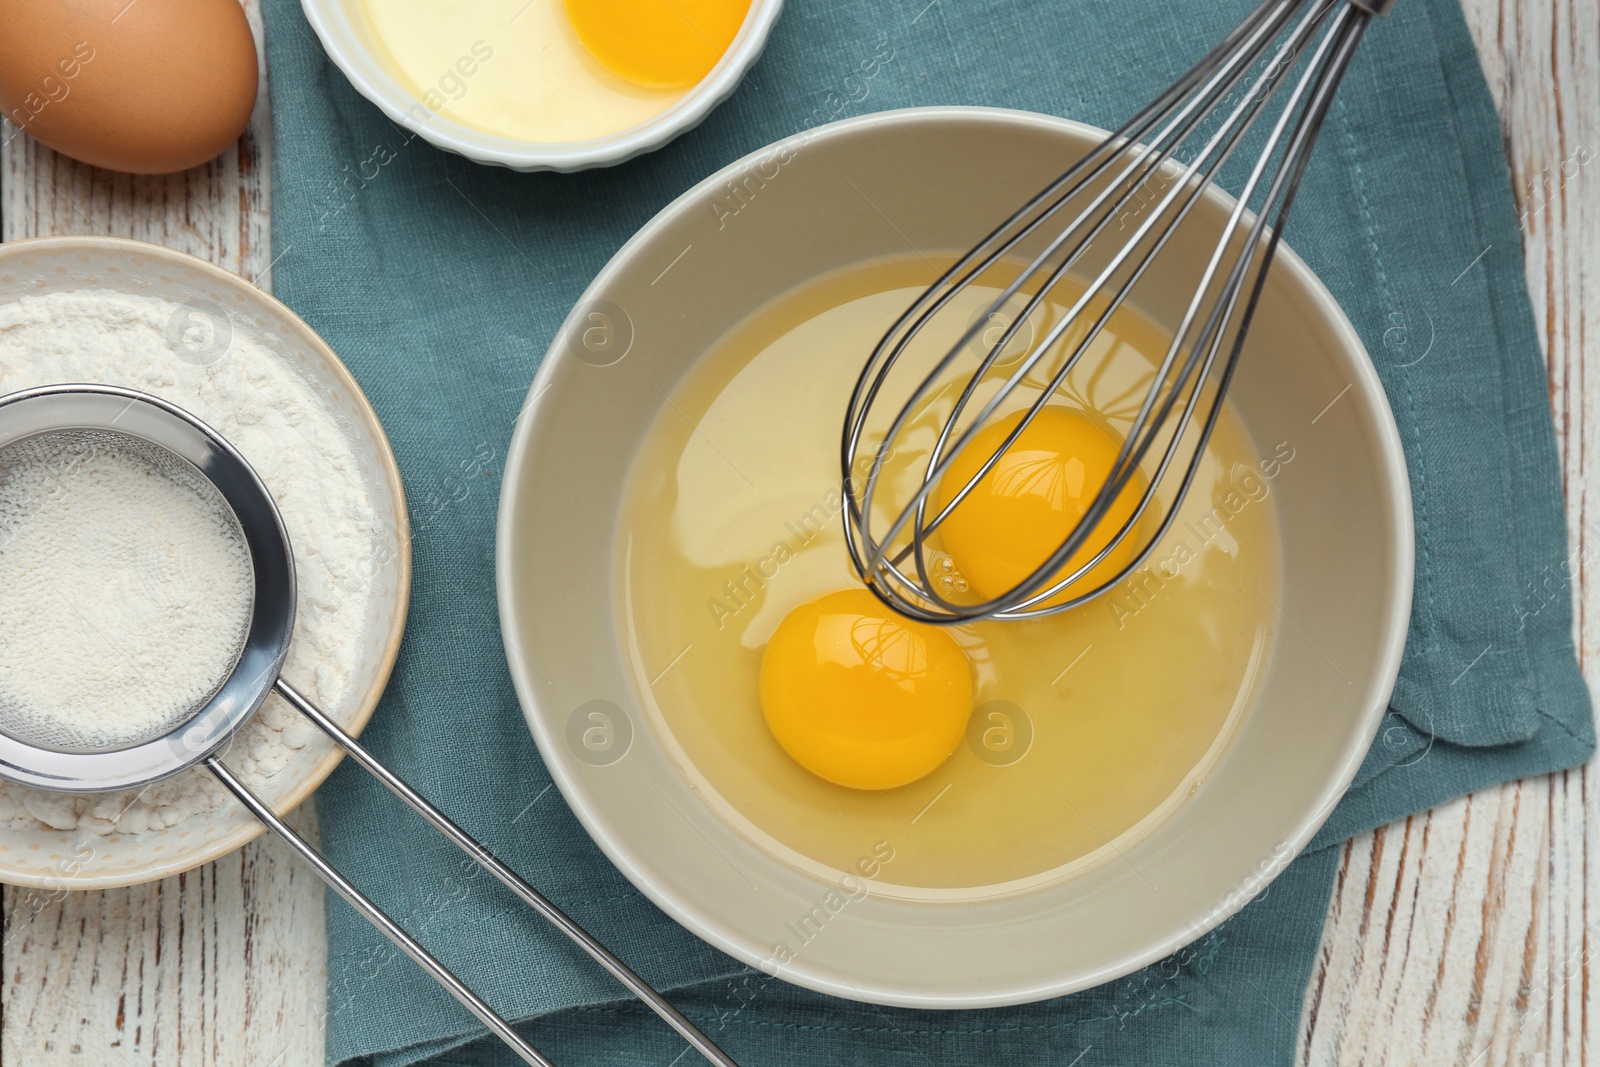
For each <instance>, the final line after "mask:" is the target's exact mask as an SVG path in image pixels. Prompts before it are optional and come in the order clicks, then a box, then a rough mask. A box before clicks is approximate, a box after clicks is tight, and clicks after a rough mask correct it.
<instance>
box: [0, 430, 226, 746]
mask: <svg viewBox="0 0 1600 1067" xmlns="http://www.w3.org/2000/svg"><path fill="white" fill-rule="evenodd" d="M253 601H254V588H253V575H252V573H251V562H250V548H249V546H248V545H247V544H246V543H245V539H244V531H243V530H242V529H240V528H239V522H238V520H237V519H236V518H235V517H234V515H233V513H232V511H230V510H229V509H228V505H227V503H226V502H225V501H224V500H223V499H222V496H221V494H220V493H218V492H217V490H216V489H214V488H213V487H212V486H211V485H210V484H209V483H208V482H206V481H205V479H204V477H203V476H202V475H201V474H200V472H199V471H197V470H195V469H194V468H192V467H189V466H187V465H186V464H184V463H183V461H182V460H179V459H177V458H176V457H171V456H166V455H163V454H161V453H160V452H159V451H158V450H157V449H156V448H154V447H152V446H150V445H146V444H144V443H143V442H141V441H139V440H138V439H136V438H131V437H127V436H124V435H122V434H115V433H101V432H86V431H57V432H55V433H48V434H42V435H40V436H37V437H30V438H27V439H25V440H24V441H22V442H20V443H18V444H16V445H13V446H11V447H9V448H6V449H3V450H0V724H3V725H4V727H5V729H6V730H7V731H8V732H10V733H11V734H13V735H14V736H16V737H18V738H21V739H22V740H24V741H27V742H29V743H31V744H35V745H42V746H44V747H46V748H55V749H65V750H68V751H79V752H82V751H88V752H98V751H106V750H109V749H114V748H126V747H129V746H131V745H135V744H140V743H142V742H145V741H150V740H154V739H155V738H157V737H160V736H162V735H163V734H167V733H170V732H171V731H172V730H173V729H174V728H175V727H177V726H178V725H179V724H180V723H181V722H183V721H184V720H185V719H186V718H188V716H189V714H190V713H192V712H193V711H194V710H195V709H197V708H199V707H200V705H201V704H203V703H204V702H205V701H206V700H209V699H210V698H211V696H212V694H214V693H215V692H216V691H217V690H218V689H219V688H220V687H221V685H222V683H223V682H224V681H225V680H226V679H227V676H228V673H229V672H230V671H231V670H232V669H233V667H234V664H235V663H237V662H238V659H239V653H240V650H241V649H243V647H244V642H245V637H246V635H247V633H248V631H249V628H250V609H251V605H252V603H253Z"/></svg>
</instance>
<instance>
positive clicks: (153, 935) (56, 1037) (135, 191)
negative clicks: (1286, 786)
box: [0, 0, 1600, 1067]
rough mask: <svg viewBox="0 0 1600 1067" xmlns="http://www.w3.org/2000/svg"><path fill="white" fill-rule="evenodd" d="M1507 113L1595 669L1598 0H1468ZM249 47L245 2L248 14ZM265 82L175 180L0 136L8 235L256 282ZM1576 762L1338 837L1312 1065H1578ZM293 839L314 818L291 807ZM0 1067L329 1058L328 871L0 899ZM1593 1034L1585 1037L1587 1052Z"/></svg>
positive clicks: (1581, 948)
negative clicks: (93, 239)
mask: <svg viewBox="0 0 1600 1067" xmlns="http://www.w3.org/2000/svg"><path fill="white" fill-rule="evenodd" d="M1463 7H1464V9H1465V10H1466V12H1467V17H1468V21H1469V23H1470V24H1471V26H1472V29H1473V32H1474V35H1475V36H1476V38H1477V41H1478V44H1479V50H1480V53H1481V55H1482V58H1483V61H1484V65H1485V69H1486V70H1487V71H1488V73H1489V79H1490V85H1491V88H1492V89H1493V91H1494V94H1495V98H1496V101H1497V103H1498V104H1499V106H1500V110H1501V115H1502V122H1503V128H1504V130H1505V142H1506V150H1507V152H1508V155H1509V156H1510V158H1511V161H1512V166H1513V175H1514V181H1515V184H1516V187H1517V189H1518V195H1519V202H1520V206H1521V207H1522V209H1523V211H1524V213H1525V215H1526V225H1525V227H1524V243H1525V253H1526V259H1527V269H1528V280H1529V284H1530V287H1531V289H1532V292H1533V302H1534V309H1535V312H1536V314H1537V316H1538V318H1539V322H1540V325H1541V330H1542V335H1543V340H1544V345H1545V351H1546V355H1547V357H1548V360H1549V367H1550V393H1551V401H1552V404H1553V405H1554V408H1555V413H1556V425H1557V432H1558V436H1559V438H1560V442H1561V445H1562V449H1563V456H1564V462H1565V471H1566V487H1567V495H1568V502H1569V515H1570V517H1571V528H1572V535H1573V544H1574V546H1575V553H1576V554H1575V557H1574V558H1575V561H1576V563H1577V568H1576V580H1575V583H1574V595H1575V597H1576V598H1577V604H1578V609H1579V610H1578V640H1579V648H1580V649H1581V651H1582V653H1583V656H1584V662H1585V665H1586V668H1587V670H1588V673H1589V677H1590V679H1591V683H1594V682H1597V681H1600V626H1597V627H1588V626H1586V622H1587V620H1588V619H1590V618H1591V617H1600V616H1597V614H1596V611H1595V610H1594V609H1600V583H1597V585H1596V587H1594V588H1590V587H1589V586H1588V585H1587V583H1586V577H1587V573H1588V570H1587V566H1586V563H1587V561H1588V560H1590V559H1591V558H1594V554H1595V553H1597V552H1600V532H1597V531H1600V518H1590V517H1588V516H1587V513H1586V506H1587V491H1588V489H1589V488H1590V487H1591V485H1595V483H1596V480H1597V479H1600V473H1591V472H1590V471H1589V470H1588V469H1587V466H1586V462H1585V460H1586V456H1587V447H1586V446H1587V444H1588V442H1589V440H1591V439H1592V438H1594V437H1595V436H1596V435H1597V434H1600V382H1597V385H1596V388H1595V389H1593V390H1591V389H1589V388H1588V386H1587V379H1586V376H1585V365H1584V359H1583V357H1584V353H1585V343H1586V339H1587V338H1600V321H1597V320H1600V304H1597V305H1595V307H1594V309H1593V310H1589V309H1588V308H1586V306H1585V302H1584V300H1583V299H1582V297H1583V295H1584V292H1585V286H1586V285H1587V286H1588V287H1589V289H1590V290H1591V291H1593V290H1594V286H1595V278H1594V275H1595V271H1596V266H1597V265H1600V207H1595V206H1592V205H1594V204H1595V196H1594V193H1595V191H1596V190H1597V189H1600V177H1596V173H1595V172H1596V171H1597V170H1600V168H1596V167H1592V166H1590V164H1591V163H1592V162H1593V161H1595V160H1597V159H1600V0H1463ZM247 9H249V10H250V11H251V20H252V25H253V26H255V28H256V30H257V34H258V38H259V33H260V23H259V19H258V18H257V16H256V12H255V10H254V0H251V2H250V3H249V4H247ZM265 102H266V101H265V95H263V98H262V102H261V104H260V105H259V106H258V109H257V114H256V116H255V119H254V121H253V122H252V124H251V128H250V131H249V132H248V133H247V135H246V137H245V138H244V139H243V141H242V142H241V144H240V146H239V147H238V148H237V149H235V150H233V151H230V152H229V154H228V155H227V156H225V157H224V158H223V159H221V160H219V161H218V162H217V163H215V164H212V165H211V166H208V167H205V168H201V169H199V170H197V171H194V172H191V173H189V174H186V175H182V176H179V177H176V178H165V179H135V178H129V177H127V176H123V175H112V174H108V173H106V172H103V171H95V170H92V169H90V168H87V167H82V166H80V165H77V164H74V163H72V162H70V161H68V160H65V159H62V158H60V157H58V156H56V155H55V154H54V153H51V152H49V151H48V150H46V149H42V148H39V147H38V146H36V145H33V144H32V143H31V142H29V141H28V140H27V138H25V137H16V138H13V139H12V140H10V141H9V142H8V143H7V144H6V145H5V146H4V148H0V227H3V229H0V233H3V237H4V238H5V239H7V240H10V239H15V238H19V237H25V236H34V235H40V234H51V233H98V234H105V235H118V236H129V237H138V238H141V239H143V240H148V241H154V242H157V243H160V244H166V245H170V246H172V247H175V248H181V249H183V250H185V251H188V252H192V253H194V254H196V255H200V256H203V257H205V258H208V259H211V260H212V261H214V262H217V263H219V264H221V265H223V266H225V267H227V268H229V269H231V270H235V271H237V272H239V273H240V274H242V275H244V276H245V277H247V278H250V279H252V280H254V281H256V282H257V283H258V284H261V285H264V286H266V285H269V284H270V277H269V272H270V264H271V262H272V257H271V252H270V248H269V242H268V233H267V220H268V210H269V197H268V184H267V183H268V165H269V160H270V155H269V153H270V144H271V140H270V125H269V122H268V118H267V113H266V109H265ZM1586 412H1587V414H1586ZM1597 488H1600V486H1597ZM1590 773H1591V769H1590V768H1584V769H1582V770H1579V771H1573V772H1570V773H1567V774H1561V775H1555V776H1552V777H1550V778H1544V779H1534V780H1529V781H1525V782H1520V783H1515V784H1512V785H1508V786H1505V787H1502V788H1500V789H1495V790H1490V791H1486V792H1484V793H1480V794H1478V795H1476V796H1474V797H1470V798H1466V799H1463V800H1461V801H1457V802H1455V803H1453V804H1449V805H1446V806H1444V807H1442V808H1440V809H1437V810H1435V811H1432V812H1428V813H1424V814H1421V815H1418V816H1415V817H1413V818H1411V819H1407V820H1405V821H1404V822H1402V823H1397V824H1395V825H1393V826H1390V827H1385V828H1384V829H1382V830H1379V831H1377V832H1375V833H1373V834H1368V835H1365V836H1364V837H1361V838H1358V839H1357V840H1355V841H1353V842H1351V843H1350V844H1349V845H1348V846H1347V847H1346V848H1345V850H1344V855H1343V864H1342V868H1341V873H1340V878H1339V882H1338V885H1337V887H1336V889H1335V893H1334V898H1333V900H1332V902H1331V903H1330V906H1329V912H1328V925H1327V929H1326V931H1325V933H1324V937H1323V945H1322V951H1321V958H1320V959H1319V961H1318V966H1317V970H1316V973H1315V974H1314V977H1313V981H1312V983H1311V985H1310V987H1309V988H1308V989H1307V992H1306V1000H1305V1005H1304V1016H1303V1024H1302V1033H1301V1038H1302V1040H1301V1047H1300V1059H1301V1061H1302V1062H1303V1063H1305V1064H1316V1065H1331V1064H1341V1065H1342V1064H1367V1065H1378V1064H1394V1065H1399V1064H1468V1065H1472V1067H1480V1065H1481V1067H1490V1065H1498V1064H1519V1065H1522V1064H1528V1065H1556V1064H1580V1063H1587V1062H1589V1047H1588V1044H1589V1043H1590V1042H1591V1039H1590V1038H1589V1031H1590V1028H1591V1027H1590V1018H1591V1012H1592V1010H1593V1009H1595V1008H1596V1007H1600V1005H1597V1003H1596V999H1597V997H1600V990H1593V989H1591V988H1590V982H1589V963H1590V957H1591V954H1592V953H1594V952H1595V951H1596V946H1600V928H1595V929H1594V930H1592V931H1591V925H1592V922H1593V921H1594V920H1591V918H1590V916H1589V912H1588V891H1589V889H1590V888H1591V887H1592V886H1594V884H1595V883H1594V878H1595V875H1593V874H1592V873H1591V872H1590V869H1589V864H1588V856H1589V854H1590V852H1591V849H1592V848H1593V846H1594V844H1595V842H1594V837H1595V833H1596V826H1597V825H1600V817H1597V816H1596V813H1595V812H1594V807H1595V803H1596V802H1595V800H1594V799H1593V798H1591V797H1590V796H1589V794H1588V791H1587V785H1588V782H1589V776H1590ZM299 821H300V824H301V826H302V827H303V828H310V829H314V827H315V817H314V814H313V813H312V812H311V811H310V806H309V805H307V806H306V807H305V808H303V809H302V811H301V812H300V813H299ZM3 905H4V913H5V917H6V929H5V938H4V942H3V945H0V976H3V981H0V1061H3V1062H4V1063H6V1064H19V1065H27V1067H56V1065H64V1064H95V1065H100V1064H121V1063H128V1064H143V1063H150V1064H161V1065H164V1067H165V1065H184V1067H186V1065H190V1064H195V1065H200V1064H204V1065H235V1064H237V1065H251V1067H256V1065H276V1067H312V1065H315V1064H318V1063H320V1062H321V1060H322V1015H323V1003H324V992H323V975H324V966H325V954H326V948H325V945H324V940H323V933H322V892H321V887H320V883H318V882H317V881H316V879H315V877H314V876H313V875H311V874H310V873H309V872H308V871H307V870H306V869H305V868H304V867H303V866H301V865H299V864H298V863H297V862H295V861H294V859H293V858H292V857H291V856H289V855H288V853H287V852H286V850H284V849H282V848H281V847H280V846H278V845H277V844H276V843H275V842H258V843H256V844H253V845H251V846H248V847H247V848H245V849H243V850H241V851H240V852H238V853H236V854H235V855H233V856H229V857H227V858H226V859H224V860H220V861H218V862H216V863H214V864H210V865H208V866H207V867H204V868H201V869H199V870H196V871H193V872H191V873H190V874H188V875H186V876H182V877H179V878H173V879H167V880H166V881H163V882H156V883H152V884H150V885H147V886H141V887H135V888H132V889H128V890H120V891H114V892H105V893H76V894H70V895H68V896H66V897H64V898H61V899H52V898H50V897H49V896H47V895H42V894H39V893H36V892H33V891H29V890H12V889H7V890H6V891H5V892H4V894H3ZM1597 1047H1600V1046H1597Z"/></svg>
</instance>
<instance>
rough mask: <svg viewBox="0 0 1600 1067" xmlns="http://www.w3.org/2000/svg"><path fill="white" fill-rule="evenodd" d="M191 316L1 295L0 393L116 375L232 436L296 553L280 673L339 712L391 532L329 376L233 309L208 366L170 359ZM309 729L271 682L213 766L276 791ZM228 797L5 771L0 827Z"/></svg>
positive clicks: (122, 819)
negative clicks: (101, 789) (179, 325)
mask: <svg viewBox="0 0 1600 1067" xmlns="http://www.w3.org/2000/svg"><path fill="white" fill-rule="evenodd" d="M185 314H186V313H185V312H184V311H183V309H181V308H180V307H179V306H178V305H177V304H175V303H173V302H172V301H169V300H163V299H160V298H156V297H149V296H137V295H130V294H123V293H117V292H114V291H110V290H75V291H72V292H61V293H42V294H39V295H29V296H23V297H21V298H19V299H17V300H15V301H10V302H5V303H0V394H5V393H10V392H15V391H16V390H18V389H28V388H33V387H35V386H40V385H58V384H62V383H69V382H95V383H102V384H107V385H119V386H123V387H125V388H130V389H138V390H141V391H143V392H147V393H152V394H154V395H156V396H159V397H161V398H163V399H165V400H169V401H171V402H172V403H174V404H177V405H178V406H179V407H181V408H183V409H185V410H186V411H188V412H189V413H191V414H192V415H194V416H195V417H197V418H199V419H200V420H201V421H203V422H205V423H207V424H208V425H210V426H211V427H212V428H213V429H215V430H216V431H217V432H218V433H220V434H222V436H223V437H225V438H227V440H228V441H229V442H231V443H232V444H233V446H234V447H235V448H236V449H238V450H239V452H241V453H242V454H243V455H244V457H245V459H247V460H248V461H249V462H250V465H251V466H252V467H254V468H255V471H256V473H257V474H258V475H259V476H260V477H261V480H262V481H263V482H265V483H266V486H267V488H268V490H270V491H271V493H272V495H273V497H274V499H275V500H276V501H277V504H278V509H279V511H280V512H281V513H282V515H283V522H284V526H285V527H286V528H287V530H288V532H289V539H290V542H291V544H292V546H293V549H294V560H295V571H296V578H297V586H298V594H299V595H298V611H297V613H296V617H295V626H294V635H293V640H292V642H291V644H290V647H289V655H288V660H287V662H286V663H285V665H284V676H285V677H286V678H288V679H289V680H290V681H292V682H293V683H294V685H295V686H296V688H298V689H300V690H301V691H302V692H304V693H305V694H306V695H307V696H308V697H310V698H311V699H312V700H314V701H316V702H317V703H318V704H319V705H320V706H321V707H322V708H323V709H324V710H325V711H327V712H328V713H329V714H330V715H331V716H333V717H334V718H336V719H341V718H345V717H347V716H348V715H349V714H350V713H353V711H354V710H355V707H356V706H357V705H358V704H359V702H360V700H361V699H362V697H363V695H364V694H363V693H360V692H356V691H354V690H355V685H354V682H355V679H356V676H357V673H358V671H359V669H360V667H361V664H362V660H363V657H364V653H363V650H364V648H365V647H366V643H367V631H368V628H369V626H370V625H372V621H371V620H370V619H369V618H368V615H369V605H370V604H371V602H372V587H373V584H374V581H375V577H376V573H377V571H378V566H377V560H376V559H375V555H376V551H377V546H378V545H379V544H382V543H384V534H385V533H386V531H387V526H386V523H385V520H383V519H382V518H381V517H380V516H379V514H378V511H377V507H376V505H375V502H374V499H373V494H372V492H371V490H370V489H369V488H368V484H367V482H366V479H365V478H364V476H363V473H362V470H361V466H360V461H359V459H358V458H357V453H356V452H355V450H354V447H353V446H352V444H351V440H352V438H351V433H350V432H349V431H347V430H346V429H345V428H344V426H343V424H342V422H341V416H340V415H339V414H338V412H337V409H336V408H335V407H334V405H333V403H332V401H331V400H329V399H326V387H324V386H321V385H319V384H318V383H316V382H314V381H313V380H312V379H311V378H310V377H309V375H308V374H306V373H305V372H303V371H301V370H299V369H298V368H297V366H296V365H295V362H294V361H293V359H292V358H291V357H288V356H285V355H283V354H281V353H280V352H279V351H277V350H276V349H275V348H274V347H273V346H272V345H271V344H270V343H268V342H267V341H266V339H265V338H263V337H261V336H260V335H258V334H256V332H255V331H254V330H253V329H247V328H245V326H244V325H243V324H242V323H240V322H239V321H238V320H235V325H234V328H233V331H232V340H231V344H230V347H229V348H228V349H227V351H226V352H225V353H224V354H223V355H222V356H221V357H220V358H218V359H216V360H215V361H214V362H211V363H209V364H207V365H196V364H195V363H192V362H188V361H186V359H185V358H180V355H181V356H189V353H188V351H187V350H185V349H182V347H181V346H179V345H175V344H172V343H169V341H168V333H169V324H171V323H174V322H181V321H184V320H183V316H184V315H185ZM4 595H5V590H4V589H3V588H0V597H3V596H4ZM318 736H319V732H318V731H317V729H316V727H314V726H312V725H311V724H310V723H309V722H307V721H305V719H304V718H302V717H301V716H300V715H299V714H298V713H297V712H295V711H294V710H293V709H291V708H290V707H289V706H288V705H287V704H285V703H284V702H283V700H282V698H280V697H279V696H278V695H277V694H276V693H274V694H273V695H271V696H270V697H268V698H267V702H266V703H265V704H263V705H262V707H261V709H260V710H259V711H257V712H256V714H255V715H254V716H253V717H252V718H251V720H250V721H249V722H248V723H246V724H245V725H244V726H243V727H242V728H241V729H240V730H239V732H238V734H236V735H235V736H234V738H233V740H232V742H231V743H230V744H229V746H228V748H227V751H226V753H225V754H224V756H223V762H224V763H226V764H227V765H228V766H229V767H230V768H231V769H232V770H233V771H234V772H235V773H236V774H239V775H240V776H241V777H242V778H243V779H244V781H245V783H246V784H247V785H250V786H251V787H252V788H256V789H261V790H265V791H266V792H267V793H268V794H269V795H271V792H272V779H273V776H274V775H277V774H278V773H280V772H281V771H283V769H284V768H285V767H287V766H288V765H289V762H290V760H291V758H292V757H293V756H294V754H295V753H296V752H297V751H298V750H300V749H302V748H304V747H305V746H306V745H307V744H309V743H311V742H312V741H313V740H315V738H316V737H318ZM232 804H237V801H236V800H234V799H233V798H232V797H231V796H230V795H229V794H227V793H226V792H225V791H224V790H223V788H222V786H221V785H219V784H218V783H217V782H216V780H215V779H214V778H212V777H211V775H209V774H207V773H206V772H205V771H204V770H199V769H190V770H187V771H184V772H183V773H181V774H178V775H174V776H173V777H171V778H167V779H164V780H162V781H160V782H156V783H155V784H153V785H151V786H149V787H147V788H145V789H144V790H142V791H127V792H117V793H98V794H67V793H49V792H45V791H42V790H36V789H29V788H26V787H22V786H17V785H14V784H11V783H7V782H0V825H12V826H15V827H17V828H19V829H20V828H34V829H37V828H39V827H40V826H41V825H42V826H44V827H49V828H52V829H56V830H81V831H83V832H86V833H89V834H112V833H117V834H127V833H138V832H139V831H141V830H147V829H160V828H163V827H171V826H176V825H177V824H178V823H180V822H182V821H183V820H185V819H187V818H190V817H192V816H195V815H198V814H201V813H204V812H209V811H212V810H214V809H217V808H220V807H223V806H225V805H232Z"/></svg>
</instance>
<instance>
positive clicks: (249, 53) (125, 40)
mask: <svg viewBox="0 0 1600 1067" xmlns="http://www.w3.org/2000/svg"><path fill="white" fill-rule="evenodd" d="M0 27H4V29H3V30H0V109H3V110H4V112H5V115H6V117H7V118H9V119H10V120H11V122H12V124H13V125H15V126H17V127H20V128H21V129H23V130H26V131H27V132H28V133H29V134H31V135H32V136H33V137H35V138H37V139H38V140H39V141H40V142H42V143H44V144H47V145H49V146H50V147H51V148H54V149H55V150H56V151H58V152H63V153H65V154H66V155H69V156H72V157H73V158H74V159H81V160H83V161H84V162H85V163H93V164H94V165H95V166H99V167H107V168H109V169H111V170H122V171H129V172H131V173H134V174H167V173H171V172H172V171H179V170H186V169H188V168H189V167H193V166H198V165H199V164H201V163H204V162H206V161H207V160H209V159H212V158H214V157H216V156H218V155H220V154H221V153H222V152H223V150H225V149H226V148H227V147H228V146H229V145H230V144H232V143H233V142H234V141H235V140H237V139H238V137H239V134H240V133H241V132H242V131H243V130H244V127H245V124H246V123H247V122H249V121H250V111H251V109H252V108H253V107H254V106H255V102H256V49H255V41H254V39H253V38H252V37H251V35H250V25H249V23H248V22H246V21H245V17H244V10H243V8H241V7H240V6H239V3H238V0H0Z"/></svg>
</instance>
